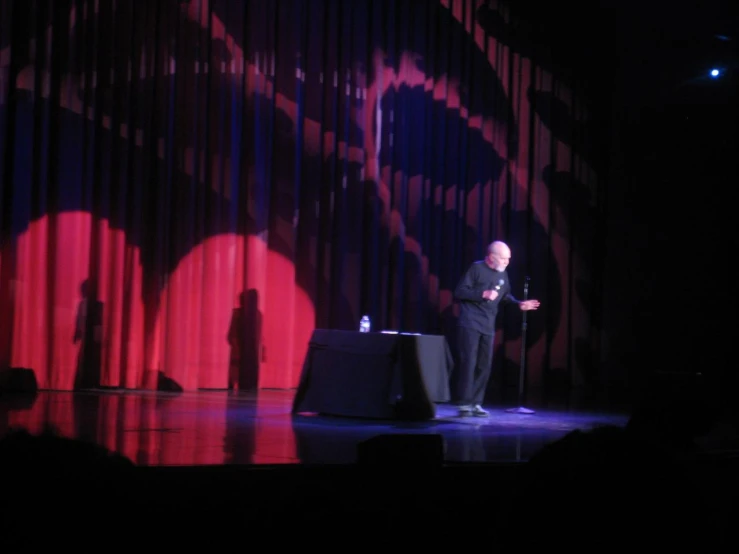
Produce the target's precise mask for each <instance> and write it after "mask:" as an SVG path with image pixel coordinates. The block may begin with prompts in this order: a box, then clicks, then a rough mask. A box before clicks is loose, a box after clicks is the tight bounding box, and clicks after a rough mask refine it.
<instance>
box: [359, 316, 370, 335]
mask: <svg viewBox="0 0 739 554" xmlns="http://www.w3.org/2000/svg"><path fill="white" fill-rule="evenodd" d="M359 332H360V333H369V332H370V318H369V316H368V315H363V316H362V319H360V320H359Z"/></svg>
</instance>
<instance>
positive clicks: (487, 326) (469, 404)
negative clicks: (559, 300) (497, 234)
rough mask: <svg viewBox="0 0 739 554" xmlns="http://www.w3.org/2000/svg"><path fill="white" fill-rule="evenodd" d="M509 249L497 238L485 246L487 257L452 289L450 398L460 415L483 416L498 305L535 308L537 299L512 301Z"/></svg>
mask: <svg viewBox="0 0 739 554" xmlns="http://www.w3.org/2000/svg"><path fill="white" fill-rule="evenodd" d="M510 261H511V249H510V248H508V245H507V244H506V243H504V242H501V241H495V242H493V243H491V244H490V246H488V253H487V256H485V258H484V259H483V260H480V261H477V262H475V263H473V264H472V265H471V266H470V267H469V269H468V270H467V272H466V273H465V274H464V276H463V277H462V279H461V280H460V282H459V284H458V285H457V288H456V289H455V290H454V298H455V300H457V302H459V321H458V322H457V333H458V336H457V341H458V347H459V364H458V366H457V367H456V368H455V371H454V379H453V386H452V398H453V402H454V404H456V405H457V407H458V409H459V415H461V416H476V417H486V416H487V415H488V412H486V411H485V410H483V409H482V402H483V398H484V397H485V389H486V388H487V384H488V380H489V379H490V372H491V370H492V362H493V341H494V338H495V318H496V316H497V315H498V306H499V305H500V304H517V305H518V307H519V308H520V309H521V310H523V311H526V310H536V309H537V308H538V307H539V305H540V303H539V301H538V300H525V301H520V300H516V299H515V298H514V297H513V295H512V294H511V285H510V282H509V280H508V274H507V273H506V267H508V264H509V263H510Z"/></svg>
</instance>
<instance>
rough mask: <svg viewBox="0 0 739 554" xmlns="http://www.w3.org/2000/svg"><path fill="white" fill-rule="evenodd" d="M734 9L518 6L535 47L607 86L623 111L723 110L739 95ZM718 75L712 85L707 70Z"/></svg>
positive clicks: (660, 3) (710, 1) (592, 1)
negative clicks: (692, 106)
mask: <svg viewBox="0 0 739 554" xmlns="http://www.w3.org/2000/svg"><path fill="white" fill-rule="evenodd" d="M738 6H739V2H733V1H728V0H723V1H721V0H702V1H696V0H689V1H684V2H668V1H667V0H642V1H636V0H564V1H561V2H542V1H541V0H538V1H537V0H516V2H514V3H513V10H514V11H515V12H517V13H519V14H520V15H521V16H522V17H523V18H525V19H526V20H527V21H529V22H530V24H531V25H532V26H533V28H534V31H535V34H536V35H537V36H538V37H539V39H538V40H539V41H540V42H543V43H546V44H547V45H550V46H549V47H550V48H552V50H553V51H554V52H559V57H560V59H562V58H567V59H569V61H570V63H573V64H575V66H576V67H578V68H579V69H580V70H581V71H582V70H585V71H590V72H592V74H593V75H595V76H597V79H598V81H599V82H600V83H602V84H610V85H611V86H613V88H614V90H615V91H616V93H617V95H618V97H619V98H620V100H621V101H623V103H625V105H627V106H631V107H638V106H645V105H646V106H649V105H654V104H661V103H725V102H729V101H733V100H735V98H736V94H737V75H738V74H739V55H738V54H739V52H738V51H739V15H738V14H739V9H738ZM714 67H716V68H719V69H720V70H721V71H722V74H721V76H720V78H712V77H711V76H710V75H709V71H710V70H711V69H712V68H714Z"/></svg>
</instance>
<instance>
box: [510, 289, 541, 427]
mask: <svg viewBox="0 0 739 554" xmlns="http://www.w3.org/2000/svg"><path fill="white" fill-rule="evenodd" d="M528 297H529V278H528V277H526V279H525V280H524V284H523V299H524V300H527V299H528ZM525 375H526V311H524V312H523V318H522V321H521V367H520V369H519V370H518V408H509V409H507V410H506V412H508V413H510V414H533V413H534V410H529V409H528V408H524V407H523V389H524V377H525Z"/></svg>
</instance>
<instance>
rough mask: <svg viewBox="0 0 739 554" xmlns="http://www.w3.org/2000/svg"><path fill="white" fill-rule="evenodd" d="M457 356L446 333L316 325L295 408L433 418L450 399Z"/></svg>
mask: <svg viewBox="0 0 739 554" xmlns="http://www.w3.org/2000/svg"><path fill="white" fill-rule="evenodd" d="M453 365H454V363H453V359H452V354H451V350H450V349H449V344H448V343H447V341H446V338H445V337H444V336H441V335H402V334H385V333H359V332H356V331H334V330H327V329H316V330H315V331H314V332H313V336H312V337H311V341H310V344H309V346H308V353H307V355H306V358H305V361H304V363H303V371H302V374H301V378H300V384H299V386H298V391H297V393H296V395H295V400H294V402H293V413H300V412H318V413H324V414H331V415H342V416H354V417H368V418H380V419H398V418H399V419H433V418H434V417H435V415H436V406H435V403H439V402H448V401H449V398H450V395H449V377H450V375H451V371H452V369H453Z"/></svg>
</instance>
